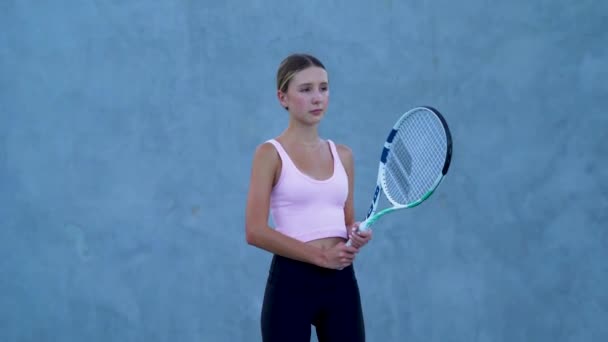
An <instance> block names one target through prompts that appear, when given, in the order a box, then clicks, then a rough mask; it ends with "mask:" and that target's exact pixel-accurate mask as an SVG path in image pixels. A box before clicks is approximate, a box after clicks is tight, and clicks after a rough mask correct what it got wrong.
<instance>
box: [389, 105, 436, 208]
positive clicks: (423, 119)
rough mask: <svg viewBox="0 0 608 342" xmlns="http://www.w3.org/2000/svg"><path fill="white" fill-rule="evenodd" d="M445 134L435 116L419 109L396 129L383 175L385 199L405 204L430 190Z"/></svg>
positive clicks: (434, 178)
mask: <svg viewBox="0 0 608 342" xmlns="http://www.w3.org/2000/svg"><path fill="white" fill-rule="evenodd" d="M446 150H447V137H446V134H445V130H444V128H443V125H442V123H441V121H440V120H439V118H437V116H435V115H434V114H433V113H430V112H426V111H420V112H416V113H412V114H410V115H409V116H408V117H407V118H406V119H405V120H404V121H403V122H402V123H401V125H400V127H398V128H397V134H396V136H395V138H394V140H393V143H392V145H391V147H390V153H389V157H388V160H387V163H386V169H385V175H384V187H385V188H384V189H385V192H386V195H387V197H388V198H389V200H390V201H391V202H393V203H395V204H401V205H406V204H409V203H413V202H415V201H417V200H419V199H420V198H422V197H423V196H424V195H425V194H426V193H427V192H428V191H430V190H431V189H432V188H433V186H434V184H435V181H436V180H437V178H438V176H439V175H440V174H441V171H442V169H443V165H444V163H445V158H446Z"/></svg>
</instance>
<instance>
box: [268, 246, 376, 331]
mask: <svg viewBox="0 0 608 342" xmlns="http://www.w3.org/2000/svg"><path fill="white" fill-rule="evenodd" d="M311 325H313V326H315V328H316V333H317V337H318V338H319V341H320V342H334V341H335V342H339V341H348V342H359V341H361V342H363V341H365V329H364V322H363V313H362V309H361V300H360V296H359V286H358V284H357V279H356V277H355V272H354V269H353V266H352V265H351V266H349V267H347V268H344V269H343V270H341V271H338V270H331V269H326V268H322V267H318V266H315V265H312V264H308V263H304V262H300V261H296V260H293V259H288V258H285V257H281V256H278V255H275V256H274V257H273V259H272V263H271V265H270V271H269V274H268V280H267V283H266V291H265V293H264V304H263V306H262V317H261V328H262V340H263V341H264V342H275V341H277V342H287V341H289V342H300V341H301V342H304V341H305V342H309V341H310V338H311Z"/></svg>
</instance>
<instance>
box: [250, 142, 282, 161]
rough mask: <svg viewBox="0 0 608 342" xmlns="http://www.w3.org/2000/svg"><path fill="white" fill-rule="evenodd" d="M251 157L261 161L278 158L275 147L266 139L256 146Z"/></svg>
mask: <svg viewBox="0 0 608 342" xmlns="http://www.w3.org/2000/svg"><path fill="white" fill-rule="evenodd" d="M253 157H254V160H255V161H263V162H272V161H277V160H278V155H277V150H276V148H275V147H274V146H273V145H272V144H271V143H269V142H267V141H266V142H263V143H261V144H259V145H258V146H256V148H255V153H254V156H253Z"/></svg>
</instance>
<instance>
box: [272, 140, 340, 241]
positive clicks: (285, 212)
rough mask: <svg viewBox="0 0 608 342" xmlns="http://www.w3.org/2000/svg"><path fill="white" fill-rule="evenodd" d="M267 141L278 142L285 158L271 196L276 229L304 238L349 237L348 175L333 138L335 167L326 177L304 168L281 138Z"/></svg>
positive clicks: (282, 157) (278, 150)
mask: <svg viewBox="0 0 608 342" xmlns="http://www.w3.org/2000/svg"><path fill="white" fill-rule="evenodd" d="M267 142H270V143H272V144H273V145H274V146H275V148H276V150H277V152H278V153H279V156H280V157H281V160H282V167H281V175H280V177H279V180H278V181H277V184H276V185H275V187H274V188H273V190H272V193H271V197H270V210H271V215H272V220H273V221H274V224H275V230H277V231H279V232H281V233H283V234H285V235H288V236H290V237H293V238H295V239H298V240H300V241H303V242H307V241H311V240H316V239H320V238H326V237H342V238H345V239H346V225H345V221H344V204H345V201H346V198H347V196H348V175H347V174H346V171H345V169H344V167H343V165H342V162H341V161H340V157H339V155H338V152H337V150H336V146H335V145H334V143H333V141H331V140H328V142H329V146H330V150H331V154H332V156H333V160H334V167H333V170H334V171H333V174H332V176H331V177H330V178H327V179H324V180H317V179H314V178H312V177H310V176H308V175H306V174H304V173H303V172H301V171H300V170H299V169H298V168H297V167H296V166H295V164H294V163H293V161H292V160H291V158H290V157H289V155H288V154H287V152H286V151H285V150H284V149H283V146H281V144H280V143H279V142H278V141H277V140H275V139H270V140H268V141H267Z"/></svg>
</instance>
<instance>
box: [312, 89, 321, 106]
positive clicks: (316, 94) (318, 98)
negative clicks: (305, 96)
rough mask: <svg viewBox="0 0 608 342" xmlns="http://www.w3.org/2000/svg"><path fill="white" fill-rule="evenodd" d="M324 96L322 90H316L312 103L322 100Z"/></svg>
mask: <svg viewBox="0 0 608 342" xmlns="http://www.w3.org/2000/svg"><path fill="white" fill-rule="evenodd" d="M322 98H323V95H322V94H321V92H320V91H315V92H314V94H313V95H312V103H315V104H316V103H319V102H321V99H322Z"/></svg>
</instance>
